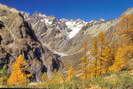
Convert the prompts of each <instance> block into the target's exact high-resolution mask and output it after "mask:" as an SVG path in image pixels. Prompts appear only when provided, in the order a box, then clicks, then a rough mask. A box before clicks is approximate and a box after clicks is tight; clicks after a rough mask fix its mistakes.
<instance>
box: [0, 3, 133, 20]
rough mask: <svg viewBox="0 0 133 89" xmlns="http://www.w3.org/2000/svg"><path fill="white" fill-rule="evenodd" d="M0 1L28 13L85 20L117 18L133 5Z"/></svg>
mask: <svg viewBox="0 0 133 89" xmlns="http://www.w3.org/2000/svg"><path fill="white" fill-rule="evenodd" d="M0 3H2V4H6V5H8V6H10V7H14V8H17V9H18V10H22V11H26V12H30V13H33V12H41V13H45V14H46V15H53V16H56V17H58V18H66V19H78V18H80V19H83V20H86V21H89V20H92V19H100V18H104V19H106V20H108V19H113V18H117V17H118V16H120V15H121V14H122V13H123V12H124V11H125V10H126V9H127V8H131V7H133V0H0Z"/></svg>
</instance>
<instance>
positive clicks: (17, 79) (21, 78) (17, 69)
mask: <svg viewBox="0 0 133 89" xmlns="http://www.w3.org/2000/svg"><path fill="white" fill-rule="evenodd" d="M25 64H26V62H25V59H24V56H23V55H19V56H18V58H17V59H16V61H15V63H14V64H13V65H12V68H13V69H12V73H11V75H10V77H9V79H8V80H7V84H9V85H14V84H26V83H27V82H28V80H27V75H26V74H24V73H23V65H25Z"/></svg>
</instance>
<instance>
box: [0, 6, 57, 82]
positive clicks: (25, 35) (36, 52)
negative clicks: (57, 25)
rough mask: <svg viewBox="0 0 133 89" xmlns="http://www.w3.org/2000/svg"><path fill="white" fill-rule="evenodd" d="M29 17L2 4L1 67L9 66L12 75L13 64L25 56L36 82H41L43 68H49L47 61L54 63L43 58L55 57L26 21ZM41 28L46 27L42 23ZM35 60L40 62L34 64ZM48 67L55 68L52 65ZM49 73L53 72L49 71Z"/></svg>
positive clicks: (0, 26)
mask: <svg viewBox="0 0 133 89" xmlns="http://www.w3.org/2000/svg"><path fill="white" fill-rule="evenodd" d="M23 15H24V16H23ZM27 16H28V15H27V14H24V13H23V14H22V12H21V13H20V12H19V11H18V10H16V9H13V8H9V7H7V6H5V5H1V4H0V66H1V68H2V66H3V65H4V64H8V69H9V73H10V72H11V71H12V63H13V62H14V61H15V60H16V58H17V57H18V55H20V54H23V55H24V56H25V59H26V60H27V62H28V63H30V64H31V67H30V69H31V71H32V73H33V74H34V75H35V79H36V81H40V78H39V77H40V74H41V71H42V69H43V66H45V67H47V66H46V65H44V64H47V61H51V62H52V60H48V58H47V57H42V56H43V55H50V56H52V57H53V55H54V54H53V52H51V51H50V50H49V51H48V49H47V48H46V47H45V46H44V45H42V44H41V43H40V41H39V39H40V38H37V36H36V35H37V34H34V31H33V30H32V28H31V26H30V24H28V23H27V22H26V21H25V20H24V18H27ZM40 26H44V27H45V24H43V23H42V24H40V25H39V27H40ZM40 29H41V28H40ZM44 31H45V29H44ZM35 32H36V31H35ZM39 35H40V34H39ZM52 59H53V58H52ZM33 60H36V61H37V60H38V62H36V64H34V63H32V61H33ZM36 65H38V66H36ZM47 65H49V66H51V67H53V65H52V64H47ZM48 71H52V70H49V69H48Z"/></svg>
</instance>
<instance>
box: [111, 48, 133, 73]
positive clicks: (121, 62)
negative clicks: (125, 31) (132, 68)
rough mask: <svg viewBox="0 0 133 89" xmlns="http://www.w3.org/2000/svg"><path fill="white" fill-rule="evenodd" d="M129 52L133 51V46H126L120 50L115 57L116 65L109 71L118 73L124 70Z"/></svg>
mask: <svg viewBox="0 0 133 89" xmlns="http://www.w3.org/2000/svg"><path fill="white" fill-rule="evenodd" d="M129 51H133V46H124V47H120V48H118V50H117V53H116V55H115V61H114V64H113V65H112V66H111V67H110V68H109V70H110V71H113V72H117V71H120V70H121V69H123V67H125V66H126V63H127V62H126V61H128V60H127V59H126V57H128V52H129Z"/></svg>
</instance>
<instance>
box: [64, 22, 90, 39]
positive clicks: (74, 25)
mask: <svg viewBox="0 0 133 89" xmlns="http://www.w3.org/2000/svg"><path fill="white" fill-rule="evenodd" d="M86 23H87V22H85V21H82V20H77V21H72V20H70V21H66V23H65V24H66V26H67V27H68V28H69V29H71V31H70V32H69V34H68V37H69V38H70V39H71V38H73V37H74V36H75V35H76V34H77V33H78V32H79V31H80V30H81V29H82V27H83V26H85V25H86Z"/></svg>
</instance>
